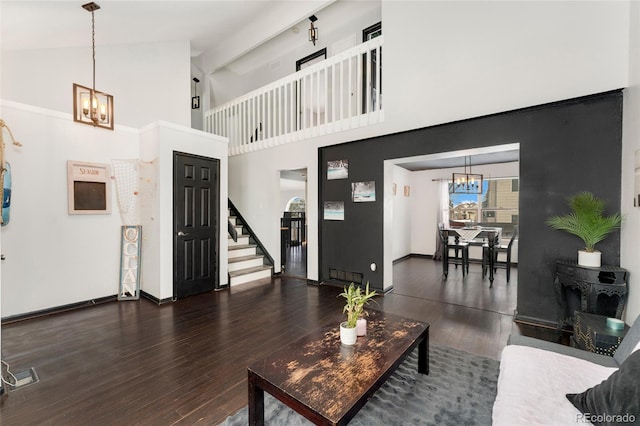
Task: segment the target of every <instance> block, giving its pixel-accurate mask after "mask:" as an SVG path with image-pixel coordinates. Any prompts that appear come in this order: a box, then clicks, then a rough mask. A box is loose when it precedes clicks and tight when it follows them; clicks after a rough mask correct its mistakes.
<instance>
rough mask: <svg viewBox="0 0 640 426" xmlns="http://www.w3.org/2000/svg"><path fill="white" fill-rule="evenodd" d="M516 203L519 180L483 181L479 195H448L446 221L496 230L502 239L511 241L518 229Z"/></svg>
mask: <svg viewBox="0 0 640 426" xmlns="http://www.w3.org/2000/svg"><path fill="white" fill-rule="evenodd" d="M518 200H519V180H518V178H502V179H484V181H483V183H482V194H452V193H451V192H450V193H449V220H450V221H452V222H458V223H459V224H482V225H487V226H499V227H501V228H502V235H503V237H510V236H511V234H512V233H513V229H514V227H515V226H517V225H518V217H519V212H518V202H519V201H518Z"/></svg>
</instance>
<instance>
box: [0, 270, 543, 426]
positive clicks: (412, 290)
mask: <svg viewBox="0 0 640 426" xmlns="http://www.w3.org/2000/svg"><path fill="white" fill-rule="evenodd" d="M393 279H394V283H393V284H394V290H393V291H392V292H391V293H389V294H387V295H385V296H384V297H378V298H377V299H376V303H374V304H372V305H371V307H372V308H375V309H381V310H383V311H386V312H390V313H394V314H398V315H402V316H405V317H409V318H413V319H417V320H420V321H425V322H428V323H429V324H430V340H431V342H433V343H434V344H439V345H444V346H451V347H454V348H457V349H462V350H466V351H468V352H473V353H476V354H479V355H483V356H488V357H491V358H495V359H498V358H499V356H500V351H501V350H502V348H503V347H504V345H505V343H506V340H507V338H508V336H509V335H510V334H511V333H514V332H515V333H521V334H523V333H527V332H531V331H523V330H521V329H519V328H518V327H516V326H514V323H513V311H514V309H515V300H516V299H515V295H516V292H517V269H516V270H514V271H512V280H511V283H508V284H507V283H506V280H505V278H504V274H500V271H499V273H498V275H497V277H496V280H495V281H494V285H493V288H492V289H489V287H488V281H487V280H486V279H482V276H481V271H480V265H474V264H472V265H471V270H470V273H469V275H468V276H467V277H464V278H463V277H462V274H461V271H460V270H458V269H455V268H451V270H450V272H449V277H448V279H447V280H443V279H442V269H441V264H440V262H437V261H433V260H431V259H423V258H409V259H407V260H405V261H403V262H400V263H398V264H397V265H395V266H394V278H393ZM341 291H342V289H341V288H340V287H335V286H329V285H320V286H318V285H309V284H307V282H306V280H300V279H295V278H288V277H280V278H275V279H273V280H272V281H271V282H268V283H265V282H261V283H259V284H247V285H243V286H239V287H236V288H232V289H229V290H225V291H220V292H212V293H206V294H202V295H198V296H193V297H190V298H187V299H184V300H180V301H177V302H174V303H170V304H164V305H161V306H158V305H156V304H154V303H152V302H150V301H148V300H139V301H126V302H111V303H105V304H102V305H96V306H94V307H90V308H86V309H80V310H76V311H69V312H64V313H60V314H55V315H50V316H46V317H41V318H37V319H32V320H26V321H21V322H15V323H11V324H5V325H3V326H2V337H3V339H2V343H3V347H2V358H3V359H4V360H5V361H7V362H9V364H10V366H11V369H12V371H14V372H19V371H22V370H24V369H27V368H30V367H34V368H35V369H36V371H37V373H38V375H39V376H40V382H39V383H37V384H34V385H32V386H27V387H24V388H21V389H18V390H15V391H12V392H8V393H5V395H3V396H2V398H0V422H1V423H2V424H3V425H5V424H6V425H14V424H15V425H41V424H48V425H63V424H64V425H86V424H100V425H103V424H113V425H121V424H140V425H147V424H148V425H171V424H180V425H187V424H189V425H192V424H207V425H212V424H213V425H215V424H218V423H219V422H221V421H222V420H224V419H225V418H226V417H227V416H229V415H231V414H233V413H234V412H235V411H237V410H238V409H240V408H242V407H243V406H244V405H246V403H247V366H248V365H249V364H251V363H253V362H254V361H256V360H257V359H259V358H261V357H263V356H265V355H266V354H268V353H270V352H273V351H275V350H276V349H278V348H279V347H282V346H284V345H285V344H287V343H289V342H290V341H291V340H293V339H297V338H299V337H301V336H303V335H305V334H306V333H308V332H309V331H311V330H313V329H315V328H317V327H320V326H323V325H326V324H334V323H335V324H336V327H337V324H338V323H339V322H340V321H341V320H342V306H343V300H342V298H340V297H338V295H339V293H340V292H341Z"/></svg>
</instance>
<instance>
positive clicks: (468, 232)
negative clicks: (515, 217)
mask: <svg viewBox="0 0 640 426" xmlns="http://www.w3.org/2000/svg"><path fill="white" fill-rule="evenodd" d="M448 231H449V235H451V236H453V237H454V238H455V241H456V244H458V243H460V241H462V242H466V243H469V242H478V239H483V240H486V243H487V245H488V257H489V259H488V260H489V282H490V283H491V285H493V270H494V262H495V246H496V244H497V245H500V241H502V228H501V227H497V226H465V227H462V228H448ZM483 243H484V241H483ZM483 262H484V260H483Z"/></svg>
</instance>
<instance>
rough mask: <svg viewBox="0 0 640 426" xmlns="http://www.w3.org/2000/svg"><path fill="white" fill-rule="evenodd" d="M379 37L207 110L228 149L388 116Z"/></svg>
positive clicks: (210, 128)
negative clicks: (383, 90)
mask: <svg viewBox="0 0 640 426" xmlns="http://www.w3.org/2000/svg"><path fill="white" fill-rule="evenodd" d="M383 43H384V38H383V36H379V37H376V38H374V39H372V40H369V41H367V42H365V43H362V44H360V45H358V46H355V47H353V48H351V49H349V50H346V51H343V52H340V53H338V54H337V55H335V56H333V57H330V58H327V59H326V60H324V61H321V62H318V63H316V64H313V65H311V66H309V67H307V68H305V69H303V70H301V71H298V72H296V73H295V74H292V75H289V76H287V77H284V78H282V79H280V80H277V81H274V82H273V83H270V84H268V85H266V86H264V87H261V88H259V89H257V90H254V91H252V92H249V93H247V94H245V95H242V96H240V97H239V98H236V99H234V100H232V101H230V102H227V103H225V104H224V105H221V106H219V107H216V108H213V109H210V110H209V111H206V112H205V113H204V120H203V122H204V126H205V129H204V130H205V131H207V132H210V133H214V134H216V135H220V136H224V137H227V138H229V155H237V154H242V153H245V152H249V151H254V150H256V149H263V148H267V147H271V146H275V145H280V144H283V143H289V142H295V141H298V140H301V139H305V138H310V137H313V136H317V135H321V134H328V133H334V132H337V131H340V130H346V129H349V128H353V127H360V126H367V125H371V124H375V123H379V122H382V121H384V111H383V110H382V92H381V90H380V89H381V84H382V79H381V75H382V65H381V64H382V61H381V59H382V56H381V55H382V45H383Z"/></svg>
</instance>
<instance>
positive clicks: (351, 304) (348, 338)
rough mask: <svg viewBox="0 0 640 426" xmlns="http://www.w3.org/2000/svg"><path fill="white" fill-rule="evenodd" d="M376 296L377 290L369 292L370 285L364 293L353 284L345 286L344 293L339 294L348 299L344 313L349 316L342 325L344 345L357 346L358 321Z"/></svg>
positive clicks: (341, 331)
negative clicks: (365, 307)
mask: <svg viewBox="0 0 640 426" xmlns="http://www.w3.org/2000/svg"><path fill="white" fill-rule="evenodd" d="M376 294H377V293H376V291H375V290H371V291H369V283H367V286H366V287H365V291H364V292H362V288H360V286H356V285H355V284H354V283H351V284H349V287H346V286H345V288H344V291H343V292H342V293H340V294H339V296H342V297H344V298H345V299H346V303H345V305H344V308H343V309H342V313H344V314H347V320H346V321H344V322H342V323H340V341H341V342H342V344H343V345H347V346H348V345H355V343H356V339H357V337H358V332H357V329H356V325H357V322H358V319H359V318H360V317H361V316H362V315H363V314H364V306H365V305H366V304H368V303H369V300H371V298H372V297H373V296H375V295H376Z"/></svg>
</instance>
